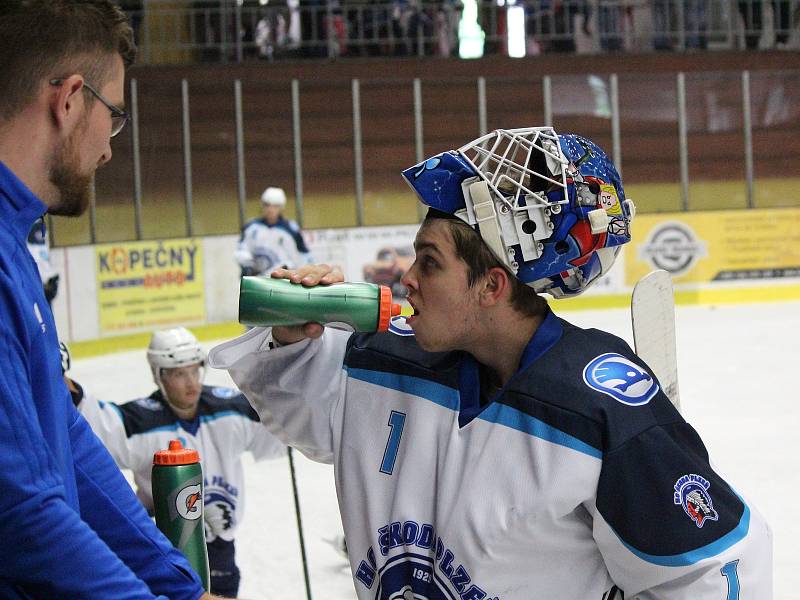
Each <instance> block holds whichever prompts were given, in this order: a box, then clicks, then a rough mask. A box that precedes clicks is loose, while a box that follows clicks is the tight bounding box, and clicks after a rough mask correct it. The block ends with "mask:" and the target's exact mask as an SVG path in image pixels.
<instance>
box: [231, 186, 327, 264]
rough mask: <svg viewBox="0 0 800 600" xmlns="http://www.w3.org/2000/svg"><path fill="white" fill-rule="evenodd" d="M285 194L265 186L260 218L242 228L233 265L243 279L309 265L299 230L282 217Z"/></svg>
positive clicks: (280, 190) (306, 249) (306, 251)
mask: <svg viewBox="0 0 800 600" xmlns="http://www.w3.org/2000/svg"><path fill="white" fill-rule="evenodd" d="M285 207H286V193H285V192H284V191H283V189H282V188H279V187H268V188H267V189H265V190H264V193H263V194H261V217H260V218H258V219H253V220H252V221H250V222H248V223H247V224H245V226H244V227H243V228H242V235H241V238H240V239H239V246H238V248H237V249H236V254H235V257H236V262H237V263H239V266H240V267H241V268H242V276H245V275H263V274H267V273H270V272H271V271H273V270H275V269H277V268H280V267H283V268H287V269H295V268H298V267H301V266H303V265H306V264H309V263H310V262H311V255H310V253H309V251H308V248H307V247H306V243H305V241H304V240H303V235H302V233H301V232H300V227H299V226H298V225H297V223H295V222H294V221H290V220H288V219H286V218H284V216H283V210H284V208H285Z"/></svg>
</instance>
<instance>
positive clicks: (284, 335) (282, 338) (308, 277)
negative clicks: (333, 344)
mask: <svg viewBox="0 0 800 600" xmlns="http://www.w3.org/2000/svg"><path fill="white" fill-rule="evenodd" d="M271 277H273V278H276V279H288V280H289V281H291V282H292V283H299V284H301V285H304V286H306V287H313V286H315V285H330V284H332V283H340V282H342V281H344V274H343V273H342V271H341V270H340V269H339V268H338V267H332V266H330V265H326V264H320V265H304V266H302V267H300V268H299V269H276V270H275V271H273V272H272V274H271ZM324 329H325V328H324V327H323V326H322V325H321V324H319V323H306V324H305V325H293V326H289V327H273V328H272V338H273V339H274V340H275V341H276V342H278V343H279V344H294V343H295V342H299V341H301V340H304V339H306V338H312V339H314V338H318V337H319V336H321V335H322V332H323V330H324Z"/></svg>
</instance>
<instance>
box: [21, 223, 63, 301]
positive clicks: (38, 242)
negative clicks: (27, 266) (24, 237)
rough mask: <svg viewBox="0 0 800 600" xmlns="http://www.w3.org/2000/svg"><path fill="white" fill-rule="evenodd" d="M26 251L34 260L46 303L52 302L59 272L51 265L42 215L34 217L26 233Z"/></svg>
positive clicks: (48, 241) (56, 289)
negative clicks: (31, 225)
mask: <svg viewBox="0 0 800 600" xmlns="http://www.w3.org/2000/svg"><path fill="white" fill-rule="evenodd" d="M28 251H30V253H31V256H33V260H34V261H36V268H37V269H38V270H39V277H40V278H41V280H42V287H43V288H44V297H45V300H47V303H48V304H52V303H53V300H54V299H55V297H56V294H58V280H59V274H58V273H57V272H56V270H55V268H54V267H53V263H52V262H51V260H50V237H49V236H48V235H47V225H46V224H45V220H44V217H40V218H38V219H36V222H35V223H34V224H33V227H31V230H30V233H28Z"/></svg>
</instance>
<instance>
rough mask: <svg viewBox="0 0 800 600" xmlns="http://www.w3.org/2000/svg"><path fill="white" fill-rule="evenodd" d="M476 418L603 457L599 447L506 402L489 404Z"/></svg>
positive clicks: (596, 456)
mask: <svg viewBox="0 0 800 600" xmlns="http://www.w3.org/2000/svg"><path fill="white" fill-rule="evenodd" d="M476 418H478V419H481V420H483V421H489V422H490V423H498V424H500V425H505V426H506V427H510V428H511V429H516V430H517V431H521V432H523V433H527V434H528V435H532V436H533V437H537V438H540V439H542V440H546V441H548V442H551V443H553V444H558V445H559V446H564V447H565V448H570V449H572V450H576V451H577V452H581V453H583V454H586V455H588V456H591V457H593V458H599V459H602V458H603V453H602V452H601V451H600V450H598V449H597V448H594V447H593V446H590V445H589V444H587V443H586V442H583V441H581V440H579V439H578V438H576V437H573V436H571V435H569V434H568V433H565V432H563V431H561V430H560V429H556V428H555V427H553V426H552V425H548V424H547V423H545V422H544V421H540V420H539V419H537V418H535V417H532V416H531V415H528V414H525V413H524V412H522V411H521V410H517V409H516V408H513V407H511V406H508V405H506V404H501V403H499V402H494V403H492V404H490V405H489V406H487V407H486V409H485V410H484V411H483V412H481V413H480V414H479V415H478V416H477V417H476Z"/></svg>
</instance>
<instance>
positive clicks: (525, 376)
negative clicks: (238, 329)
mask: <svg viewBox="0 0 800 600" xmlns="http://www.w3.org/2000/svg"><path fill="white" fill-rule="evenodd" d="M403 175H404V177H405V178H406V180H407V181H408V183H409V184H410V185H411V187H412V188H413V189H414V190H415V191H416V192H417V194H418V195H419V197H420V199H421V200H422V202H423V203H424V204H426V205H427V206H428V207H429V212H428V215H427V217H426V219H425V221H424V222H423V224H422V226H421V228H420V230H419V232H418V233H417V236H416V241H415V249H416V259H415V262H414V264H413V265H412V267H411V269H410V270H409V271H408V272H407V273H406V275H405V276H404V278H403V283H404V284H405V285H406V286H407V288H408V292H409V293H408V301H409V303H410V304H411V306H412V307H413V309H414V314H413V316H412V317H409V318H408V319H406V320H403V319H402V318H395V320H394V321H393V324H392V326H391V328H390V331H388V332H385V333H375V334H352V335H350V334H348V333H346V332H342V331H339V330H336V329H324V328H323V327H321V326H320V325H319V324H315V323H309V324H306V325H304V326H302V327H291V328H290V327H280V328H279V327H275V328H274V329H272V330H270V329H263V328H262V329H254V330H252V331H250V332H248V333H247V334H245V335H244V336H243V337H241V338H239V339H237V340H233V341H231V342H228V343H226V344H223V345H222V346H219V347H217V348H215V349H214V350H212V352H211V354H210V357H209V361H210V364H211V365H212V366H215V367H225V368H228V369H229V371H230V373H231V375H232V376H233V378H234V380H235V381H236V382H237V384H238V385H239V387H240V389H241V390H242V391H243V392H244V393H245V395H246V396H247V398H248V399H249V400H250V402H251V403H253V404H254V406H255V407H256V410H257V411H258V412H259V415H260V416H261V420H262V422H263V423H264V424H265V425H266V426H267V427H268V428H269V429H270V430H271V431H273V432H274V433H275V434H276V435H277V436H278V437H280V438H281V439H282V440H284V441H285V442H286V443H288V444H290V445H292V446H294V447H296V448H298V449H299V450H300V451H302V452H303V453H304V454H306V455H307V456H308V457H309V458H312V459H314V460H318V461H322V462H330V463H333V465H334V469H335V481H336V488H337V493H338V496H339V502H340V508H341V512H342V522H343V525H344V531H345V535H346V536H347V546H348V551H349V557H350V565H351V569H352V572H353V577H354V582H355V587H356V592H357V594H358V597H359V598H360V599H361V600H367V599H370V600H372V599H381V600H389V599H391V600H400V599H403V600H407V599H411V598H413V599H416V600H419V599H426V600H443V599H447V600H454V599H460V600H484V599H486V600H489V599H494V600H530V599H531V598H543V599H547V600H601V599H603V600H607V599H608V598H621V597H622V595H623V593H624V597H625V598H626V599H627V600H631V599H633V598H638V599H640V600H652V599H661V600H679V599H680V600H685V599H687V598H693V599H694V598H702V599H704V600H761V599H767V598H770V597H771V595H772V541H771V532H770V529H769V527H768V525H767V524H766V522H765V521H764V519H763V518H762V517H761V515H760V514H759V513H758V511H757V510H756V509H755V508H754V507H753V506H752V505H750V504H749V503H748V502H747V501H746V500H745V499H744V497H743V496H742V495H741V491H740V490H737V489H734V488H733V487H732V486H731V485H730V484H729V483H728V482H727V481H726V480H725V479H723V477H722V476H721V475H720V474H719V473H718V472H717V471H716V470H715V469H714V467H713V466H712V464H711V463H710V461H709V457H708V453H707V451H706V449H705V447H704V445H703V443H702V441H701V439H700V437H699V436H698V434H697V432H696V431H695V430H694V429H692V427H691V426H689V425H688V424H687V423H686V422H685V421H684V420H683V418H682V417H681V415H680V414H679V413H678V411H677V410H676V409H675V408H674V406H673V405H672V404H671V403H670V401H669V399H668V398H667V397H666V395H665V394H664V392H663V391H662V390H661V388H660V386H659V383H658V381H657V380H656V378H655V377H654V376H653V375H652V374H651V372H650V370H649V369H648V367H647V365H646V364H644V363H643V362H642V360H641V359H640V358H639V357H637V356H636V355H635V354H634V353H633V352H632V350H631V349H630V348H629V347H628V345H627V344H626V343H625V342H624V341H623V340H621V339H619V338H617V337H615V336H613V335H611V334H608V333H605V332H602V331H599V330H596V329H580V328H578V327H575V326H573V325H571V324H569V323H568V322H566V321H564V320H562V319H560V318H559V317H557V316H555V315H554V314H553V312H552V311H551V310H550V308H549V306H548V303H547V301H545V299H544V298H543V297H542V296H539V295H538V294H537V292H538V293H543V292H546V293H548V294H550V295H552V296H553V297H554V298H562V297H569V296H572V295H575V294H578V293H581V292H582V291H583V290H585V289H586V288H587V287H588V286H589V285H590V284H591V283H592V282H593V281H595V280H596V279H597V278H598V277H599V276H601V275H602V274H603V273H604V272H606V271H607V270H608V269H609V268H610V267H611V265H612V264H613V262H614V259H615V256H616V254H617V251H618V250H619V248H620V245H621V244H623V243H626V242H627V241H629V240H630V225H631V221H632V218H633V205H632V203H631V202H630V201H629V200H627V199H626V197H625V193H624V190H623V187H622V182H621V181H620V178H619V175H618V173H617V171H616V169H615V168H614V165H613V164H612V163H611V161H610V160H609V158H608V157H607V156H606V155H605V154H604V153H603V151H602V150H601V149H600V148H598V147H597V146H596V145H595V144H593V143H592V142H590V141H589V140H586V139H584V138H582V137H579V136H576V135H557V134H556V133H555V132H554V131H553V130H552V129H551V128H526V129H517V130H498V131H496V132H493V133H491V134H488V135H487V136H484V137H482V138H480V139H478V140H475V141H474V142H472V143H470V144H467V145H466V146H464V147H462V148H459V149H458V150H457V151H451V152H444V153H442V154H439V155H437V156H434V157H432V158H430V159H428V160H427V161H425V162H423V163H420V164H419V165H416V166H414V167H412V168H410V169H407V170H406V171H404V173H403ZM272 276H273V277H285V278H288V279H290V280H292V281H294V282H300V281H302V283H303V285H309V286H310V285H317V284H331V283H335V282H337V281H341V280H342V274H341V272H340V271H338V270H331V269H330V268H329V267H327V266H325V265H321V266H317V267H307V268H303V269H299V270H290V271H286V270H280V271H277V272H275V273H273V274H272Z"/></svg>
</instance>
